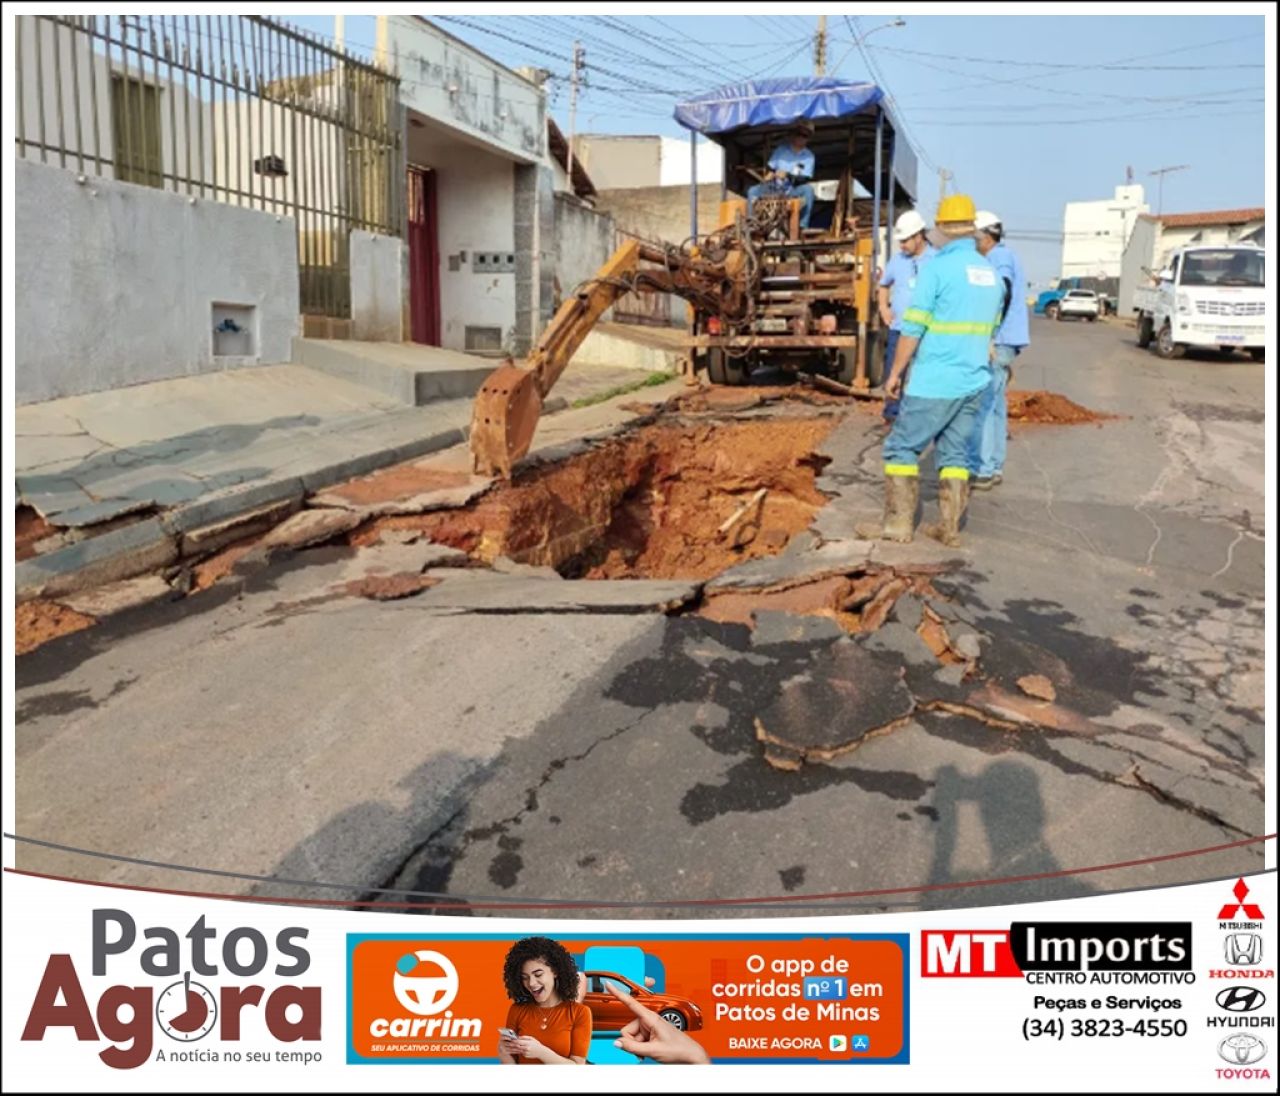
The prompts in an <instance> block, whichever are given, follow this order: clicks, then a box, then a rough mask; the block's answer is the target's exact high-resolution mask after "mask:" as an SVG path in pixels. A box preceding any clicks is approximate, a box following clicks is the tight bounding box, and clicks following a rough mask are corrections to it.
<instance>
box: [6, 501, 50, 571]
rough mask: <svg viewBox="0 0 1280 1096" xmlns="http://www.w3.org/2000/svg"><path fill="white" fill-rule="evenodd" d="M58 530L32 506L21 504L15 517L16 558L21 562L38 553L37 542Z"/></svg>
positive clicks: (14, 539)
mask: <svg viewBox="0 0 1280 1096" xmlns="http://www.w3.org/2000/svg"><path fill="white" fill-rule="evenodd" d="M57 531H58V530H57V529H56V528H55V527H54V526H52V525H50V524H49V523H48V522H47V521H45V520H44V518H42V517H41V516H40V515H39V514H38V513H36V511H35V510H34V509H33V508H32V507H30V506H19V507H18V509H17V512H16V513H15V514H14V518H13V552H14V559H15V560H16V561H17V562H18V563H21V562H22V561H23V560H24V559H30V558H31V557H32V556H34V555H35V554H36V542H37V541H41V540H44V538H45V537H48V536H52V535H53V534H54V533H56V532H57Z"/></svg>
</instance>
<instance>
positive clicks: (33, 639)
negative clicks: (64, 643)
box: [13, 598, 98, 655]
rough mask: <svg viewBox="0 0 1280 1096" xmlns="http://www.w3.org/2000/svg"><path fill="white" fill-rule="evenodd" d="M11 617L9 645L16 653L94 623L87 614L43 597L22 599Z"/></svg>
mask: <svg viewBox="0 0 1280 1096" xmlns="http://www.w3.org/2000/svg"><path fill="white" fill-rule="evenodd" d="M14 617H15V619H14V637H13V646H14V651H15V653H17V654H20V655H25V654H26V653H27V652H28V651H34V650H35V649H36V648H37V647H39V646H40V645H41V644H43V643H48V642H49V641H50V640H51V639H57V638H58V637H59V636H65V635H70V634H71V633H72V632H79V631H81V630H83V629H85V628H92V627H93V626H94V625H95V624H97V623H98V622H97V621H96V620H95V619H94V618H93V617H91V616H86V615H85V614H84V613H77V612H76V611H75V610H74V609H68V608H67V607H66V606H65V605H59V604H58V603H57V602H56V601H46V600H45V599H43V598H37V599H36V600H34V601H24V602H23V603H22V604H21V605H19V606H18V608H17V611H16V612H15V614H14Z"/></svg>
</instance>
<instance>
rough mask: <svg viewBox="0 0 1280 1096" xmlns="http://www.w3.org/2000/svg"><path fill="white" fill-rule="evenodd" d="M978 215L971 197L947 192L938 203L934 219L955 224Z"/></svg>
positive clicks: (939, 222) (941, 223) (941, 222)
mask: <svg viewBox="0 0 1280 1096" xmlns="http://www.w3.org/2000/svg"><path fill="white" fill-rule="evenodd" d="M977 215H978V210H977V208H976V207H975V206H974V204H973V199H972V198H970V197H969V195H967V194H948V195H947V196H946V197H945V198H943V199H942V201H940V202H939V203H938V215H937V216H936V217H935V218H934V220H935V221H936V222H937V223H938V224H940V225H943V224H955V223H956V222H960V221H972V220H973V219H974V218H975V217H977Z"/></svg>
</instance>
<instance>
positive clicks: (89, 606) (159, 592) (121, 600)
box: [60, 575, 178, 619]
mask: <svg viewBox="0 0 1280 1096" xmlns="http://www.w3.org/2000/svg"><path fill="white" fill-rule="evenodd" d="M177 596H178V591H176V590H175V589H174V588H173V587H172V586H170V585H169V583H167V582H165V580H164V579H163V578H161V577H160V576H159V575H143V576H142V577H141V578H132V579H125V580H124V581H123V582H112V583H110V584H108V585H106V586H99V587H98V588H97V589H95V590H86V591H85V592H84V593H80V594H72V595H70V596H68V597H64V598H62V599H60V600H61V601H62V604H64V605H66V606H67V607H68V608H70V609H74V610H75V611H76V612H77V613H84V614H86V615H88V616H91V617H98V618H99V619H101V618H102V617H108V616H111V615H113V614H115V613H122V612H124V611H125V610H126V609H136V608H138V607H139V606H142V605H148V604H150V603H152V602H155V601H169V600H171V599H173V598H176V597H177Z"/></svg>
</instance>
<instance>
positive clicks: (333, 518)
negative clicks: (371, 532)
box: [262, 510, 364, 549]
mask: <svg viewBox="0 0 1280 1096" xmlns="http://www.w3.org/2000/svg"><path fill="white" fill-rule="evenodd" d="M363 520H364V519H363V517H362V516H361V515H360V514H358V513H352V512H351V511H349V510H300V511H299V512H298V513H296V514H294V515H293V517H291V518H289V520H288V521H285V522H284V523H282V524H281V525H277V526H276V527H275V528H274V529H272V530H271V532H269V533H268V534H267V535H266V536H265V537H263V538H262V547H263V548H266V549H272V548H295V549H296V548H306V547H308V546H309V545H312V544H319V543H321V542H322V541H326V540H330V539H332V538H333V537H336V536H339V535H341V534H342V533H345V532H347V531H349V530H351V529H354V528H355V527H356V526H357V525H359V524H360V522H361V521H363Z"/></svg>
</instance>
